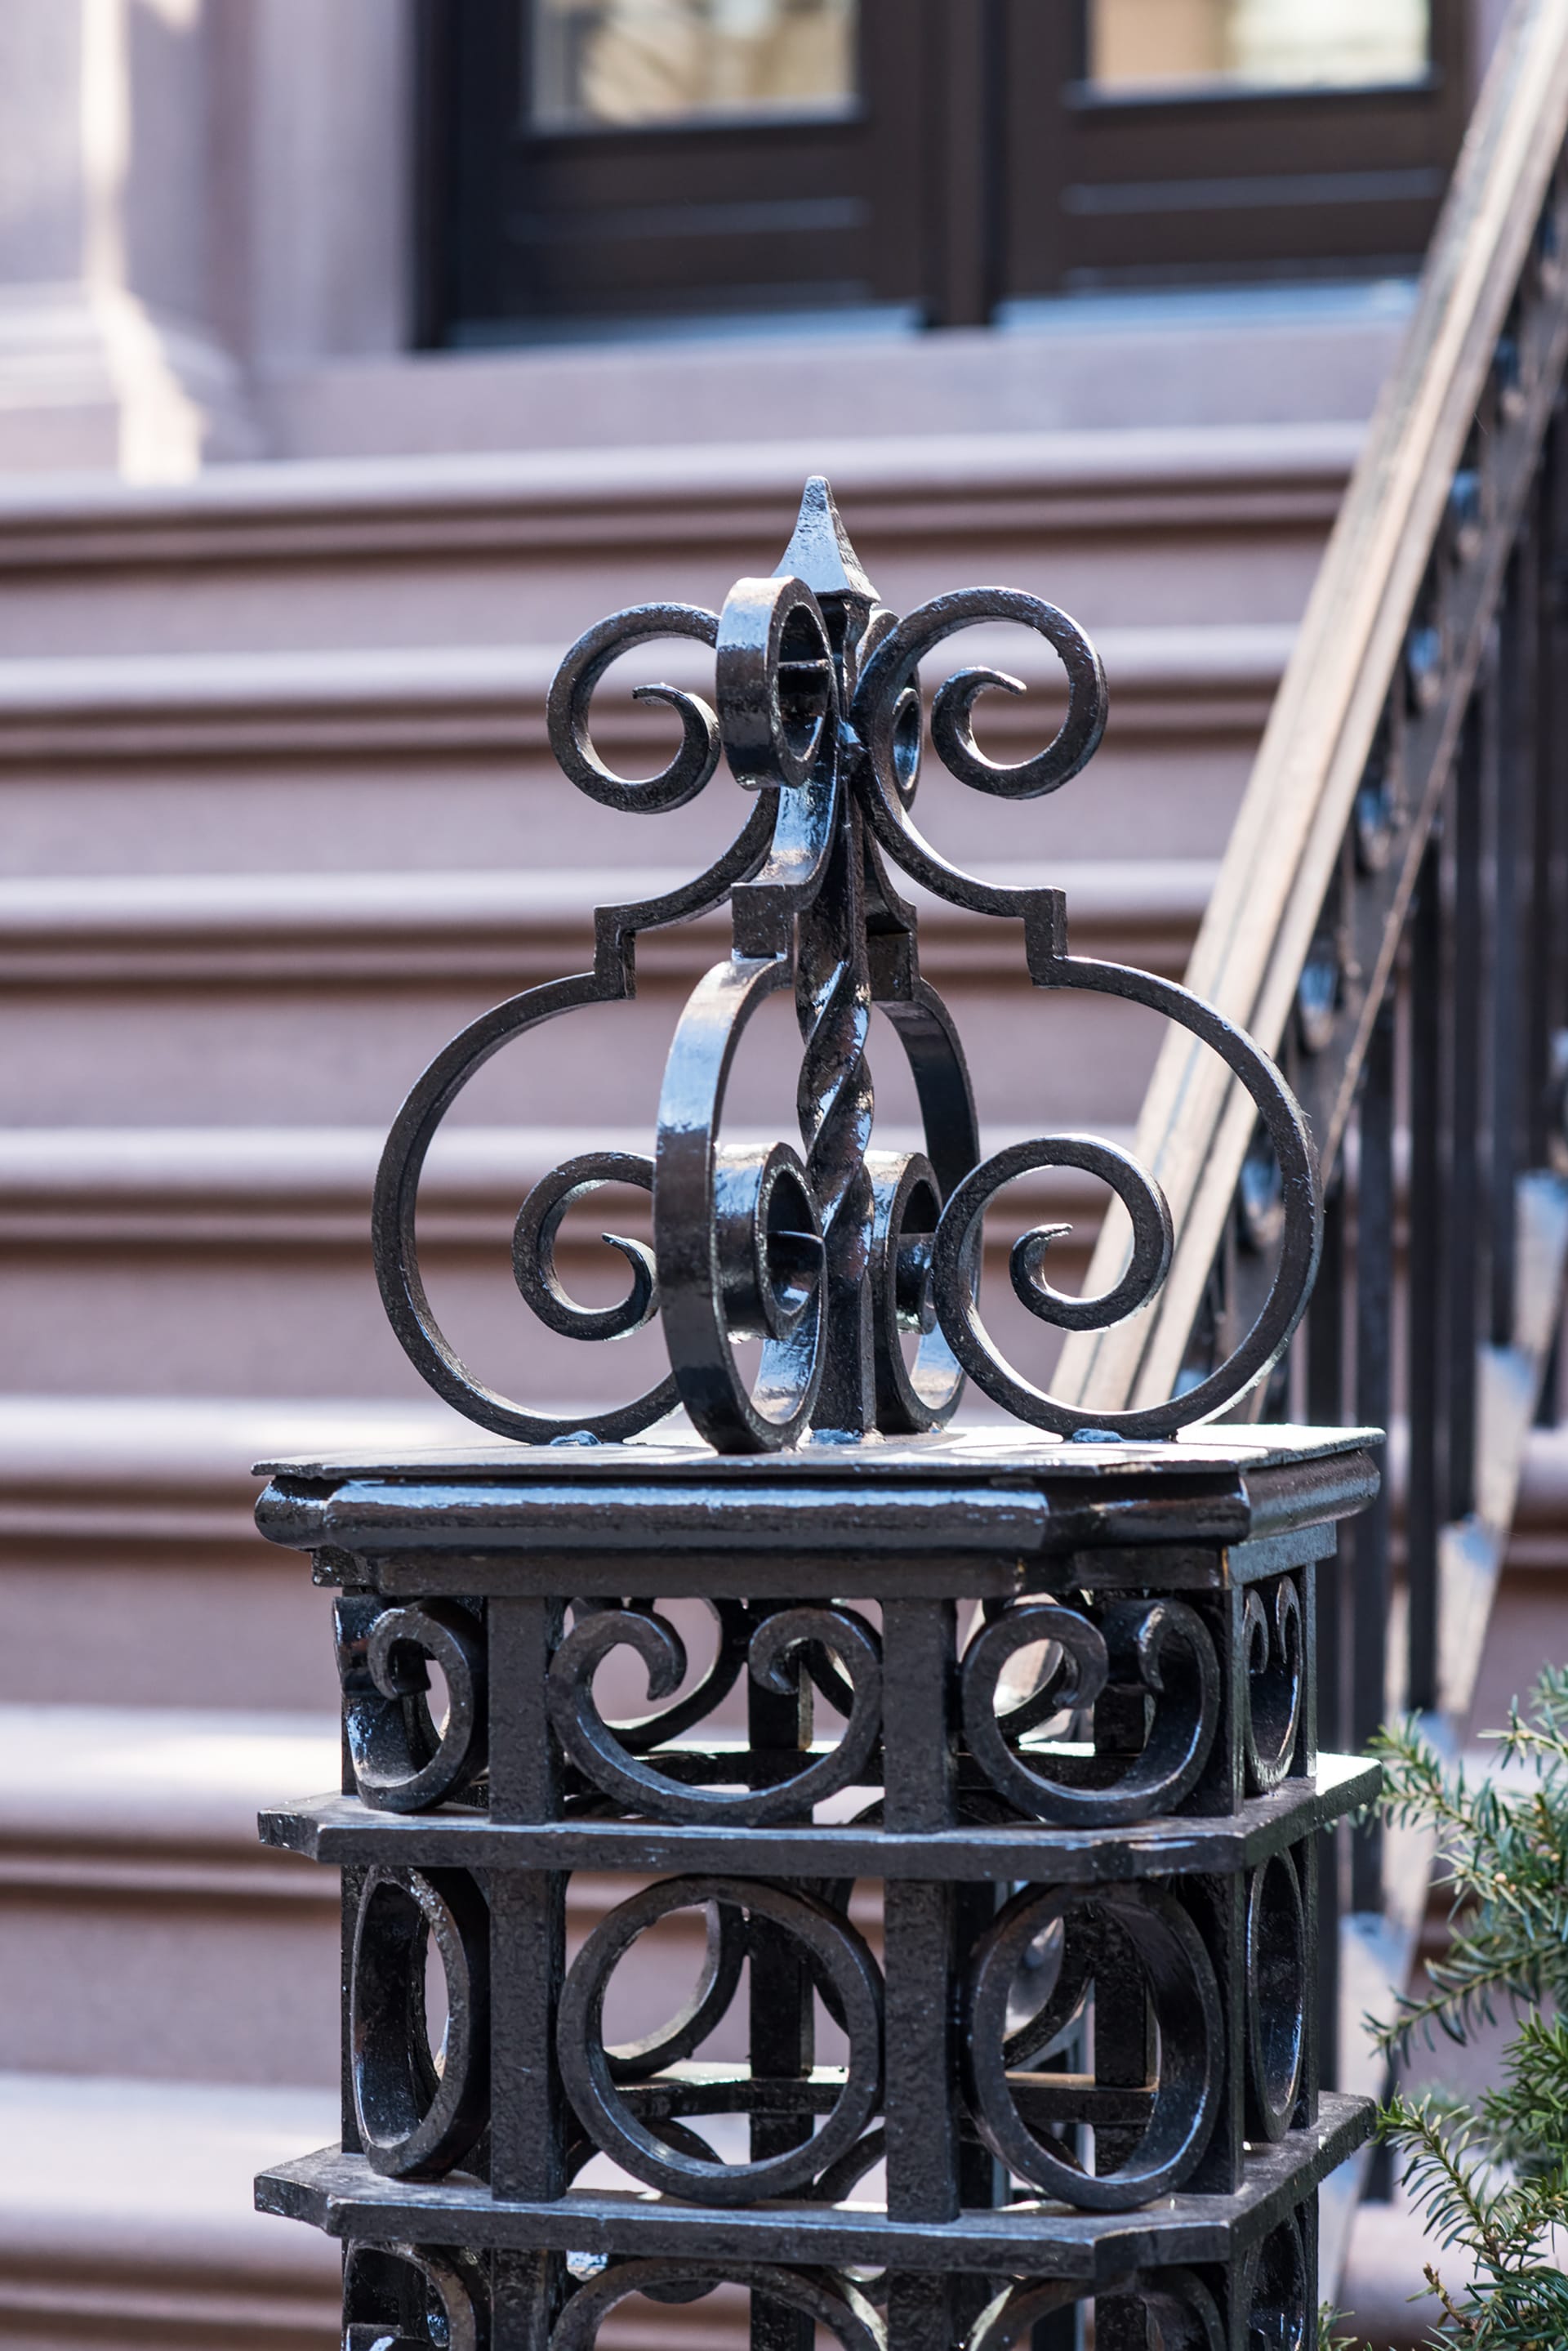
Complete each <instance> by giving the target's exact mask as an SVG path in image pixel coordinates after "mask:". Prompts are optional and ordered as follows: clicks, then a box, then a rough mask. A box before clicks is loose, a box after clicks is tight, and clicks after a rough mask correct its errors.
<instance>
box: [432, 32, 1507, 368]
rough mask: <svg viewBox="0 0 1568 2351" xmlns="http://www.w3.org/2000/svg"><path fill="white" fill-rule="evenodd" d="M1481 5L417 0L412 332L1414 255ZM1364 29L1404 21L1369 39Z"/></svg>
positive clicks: (1457, 127)
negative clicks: (418, 105) (1142, 69)
mask: <svg viewBox="0 0 1568 2351" xmlns="http://www.w3.org/2000/svg"><path fill="white" fill-rule="evenodd" d="M1140 12H1141V13H1140ZM1347 12H1348V13H1347ZM1467 14H1468V0H425V16H424V26H425V31H424V58H423V65H422V70H421V86H422V94H423V121H424V134H425V141H426V170H425V172H424V187H425V203H424V205H423V212H424V217H425V222H426V230H425V235H424V237H423V250H424V267H423V273H422V274H423V280H424V312H425V317H424V321H423V332H422V340H425V341H427V342H432V343H438V344H439V343H446V344H473V343H483V342H486V341H508V340H517V339H518V338H519V337H528V336H531V335H541V334H544V335H550V334H559V333H561V332H563V331H567V332H581V331H593V330H596V329H598V330H613V329H615V328H616V327H617V326H618V325H623V324H624V325H631V324H633V323H635V322H637V321H641V322H643V323H644V324H645V325H646V323H647V322H649V321H650V320H659V319H673V318H678V317H680V316H682V315H686V316H691V315H712V314H719V315H724V314H729V315H731V316H735V315H740V314H753V315H754V314H756V313H758V312H767V311H774V312H787V311H811V310H821V309H844V308H864V307H883V306H900V307H903V308H907V309H908V310H909V313H910V314H911V315H912V316H914V317H917V318H919V319H923V320H925V321H926V322H928V323H930V324H935V325H970V324H977V323H980V322H981V321H983V320H984V319H987V318H988V317H990V316H991V315H992V311H993V309H994V308H995V306H996V305H997V304H998V303H999V302H1002V301H1005V300H1009V299H1014V300H1016V299H1028V298H1032V297H1036V296H1043V295H1050V294H1056V293H1061V292H1064V291H1073V290H1077V289H1087V288H1090V287H1115V286H1118V285H1129V284H1150V283H1153V284H1160V283H1175V282H1182V281H1187V282H1191V281H1193V280H1210V281H1213V280H1220V281H1223V280H1226V279H1233V280H1237V281H1241V280H1245V279H1248V278H1253V279H1256V278H1259V277H1279V276H1281V275H1307V276H1310V275H1314V274H1315V275H1323V276H1328V275H1334V274H1337V273H1344V272H1345V271H1347V270H1351V271H1366V270H1374V269H1403V268H1407V267H1409V266H1413V265H1414V263H1415V262H1416V261H1417V259H1418V257H1419V256H1420V254H1421V252H1422V250H1423V249H1424V247H1425V245H1426V242H1427V239H1428V235H1429V234H1430V231H1431V228H1432V225H1433V223H1434V221H1435V219H1436V215H1437V210H1438V204H1439V203H1440V200H1441V196H1442V192H1443V189H1444V187H1445V185H1446V183H1447V177H1448V172H1449V167H1450V165H1451V162H1452V160H1453V157H1454V155H1455V153H1456V152H1457V151H1458V146H1459V138H1460V136H1461V135H1462V131H1463V126H1464V120H1465V115H1466V110H1467V105H1468V99H1469V89H1468V74H1467V70H1466V40H1467V32H1468V26H1467V21H1466V20H1467ZM1332 24H1338V25H1339V26H1341V27H1342V34H1341V36H1340V37H1339V47H1338V48H1337V49H1336V48H1335V47H1334V38H1332V37H1330V33H1329V31H1327V30H1325V27H1329V26H1331V25H1332ZM1271 25H1272V26H1274V27H1276V28H1277V27H1279V26H1283V28H1284V36H1285V37H1284V38H1283V40H1282V37H1280V36H1279V34H1278V32H1277V29H1276V31H1275V32H1274V33H1272V34H1271V32H1270V26H1271ZM1150 26H1152V27H1153V31H1152V33H1151V32H1149V31H1148V29H1147V28H1148V27H1150ZM1181 26H1185V27H1186V28H1187V29H1186V32H1185V33H1184V34H1183V35H1182V37H1181V39H1177V38H1176V37H1175V30H1174V29H1173V28H1179V27H1181ZM1259 26H1262V32H1260V30H1259V29H1258V28H1259ZM1345 26H1349V27H1350V31H1349V32H1348V33H1345V32H1344V31H1343V27H1345ZM1358 26H1359V27H1361V28H1362V29H1363V30H1364V31H1365V29H1366V27H1374V28H1376V26H1386V27H1387V26H1392V27H1395V28H1396V30H1397V29H1398V28H1400V27H1402V28H1403V30H1402V32H1399V37H1398V38H1394V37H1389V38H1386V39H1385V40H1384V41H1383V43H1382V46H1381V47H1378V45H1377V42H1376V40H1373V39H1371V38H1368V39H1367V40H1366V43H1365V44H1364V46H1363V49H1362V50H1361V51H1360V52H1358V51H1357V48H1356V37H1357V36H1356V27H1358ZM1238 27H1240V28H1241V29H1240V31H1239V30H1238ZM1140 28H1141V29H1140ZM1292 35H1294V36H1295V37H1297V52H1298V53H1297V54H1295V55H1293V54H1292V53H1291V51H1290V45H1289V37H1291V36H1292ZM1417 35H1418V38H1417ZM1243 36H1244V37H1243ZM1271 38H1272V39H1273V41H1274V48H1273V49H1272V50H1271V49H1270V48H1269V47H1268V42H1269V39H1271ZM1183 41H1185V47H1183V46H1182V43H1183ZM1205 41H1207V42H1208V44H1209V47H1208V48H1207V49H1206V48H1205V46H1204V44H1205ZM1401 41H1402V43H1403V47H1401V46H1400V43H1401ZM1140 43H1141V44H1142V46H1140ZM1226 43H1229V44H1230V46H1229V47H1226V46H1225V44H1226ZM1314 43H1315V47H1314ZM1151 44H1152V46H1151ZM1249 44H1250V46H1249ZM1357 54H1363V55H1365V57H1366V59H1367V61H1368V62H1367V67H1366V78H1364V79H1363V81H1362V82H1361V83H1360V85H1359V86H1358V85H1357V83H1356V80H1355V74H1356V71H1357V68H1356V63H1355V59H1356V56H1357ZM1146 56H1147V57H1149V58H1151V59H1152V67H1153V68H1158V70H1153V69H1152V68H1151V71H1150V73H1149V75H1148V76H1147V78H1145V79H1143V80H1140V79H1139V72H1138V68H1139V63H1140V60H1141V59H1142V58H1144V57H1146ZM1238 61H1239V62H1238ZM1335 75H1337V76H1338V79H1337V81H1336V80H1335V79H1334V76H1335ZM1314 76H1315V77H1317V86H1314ZM1269 77H1272V78H1269Z"/></svg>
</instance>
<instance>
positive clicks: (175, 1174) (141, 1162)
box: [0, 1120, 1131, 1217]
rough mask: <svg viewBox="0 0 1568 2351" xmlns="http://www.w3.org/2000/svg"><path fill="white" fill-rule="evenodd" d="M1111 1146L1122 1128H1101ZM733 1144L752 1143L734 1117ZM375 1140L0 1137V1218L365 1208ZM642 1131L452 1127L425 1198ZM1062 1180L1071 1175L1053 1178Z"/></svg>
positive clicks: (64, 1133)
mask: <svg viewBox="0 0 1568 2351" xmlns="http://www.w3.org/2000/svg"><path fill="white" fill-rule="evenodd" d="M1032 1133H1033V1129H1032V1128H1031V1127H1028V1126H1026V1125H1019V1126H1017V1127H1011V1126H1008V1125H1006V1124H1005V1123H1002V1122H998V1123H995V1124H994V1125H991V1124H988V1125H987V1127H986V1128H985V1141H986V1146H987V1148H988V1149H1001V1148H1002V1147H1003V1146H1005V1145H1006V1144H1011V1143H1015V1142H1023V1141H1026V1140H1027V1139H1028V1138H1029V1136H1030V1135H1031V1134H1032ZM730 1134H731V1139H732V1141H747V1140H752V1141H755V1140H761V1139H763V1131H762V1129H761V1128H758V1129H757V1130H756V1132H755V1134H752V1133H751V1132H750V1130H748V1128H747V1126H746V1123H745V1122H744V1120H740V1121H737V1122H736V1123H735V1124H734V1126H733V1128H732V1130H730ZM1104 1134H1105V1138H1106V1140H1107V1141H1109V1142H1112V1143H1116V1144H1122V1145H1123V1146H1124V1147H1125V1146H1126V1145H1127V1143H1128V1141H1129V1140H1130V1135H1131V1130H1130V1128H1118V1127H1106V1129H1104ZM385 1141H386V1137H385V1134H383V1132H382V1130H381V1129H380V1128H379V1127H374V1126H113V1127H100V1126H49V1127H12V1128H10V1129H8V1130H0V1217H3V1216H4V1215H5V1212H6V1211H7V1210H10V1209H15V1208H17V1207H28V1206H33V1205H38V1206H47V1204H49V1203H50V1202H52V1201H56V1200H59V1199H62V1198H64V1199H82V1200H89V1199H90V1200H95V1201H99V1202H101V1203H103V1204H105V1205H106V1206H107V1205H109V1204H110V1203H112V1202H114V1201H116V1200H125V1201H126V1202H128V1203H129V1202H131V1201H135V1202H138V1203H157V1202H161V1201H166V1202H168V1203H169V1204H170V1205H171V1207H172V1206H174V1205H176V1204H179V1203H182V1202H187V1201H192V1200H200V1201H202V1202H213V1203H217V1202H239V1201H243V1200H246V1199H255V1200H263V1201H266V1202H268V1203H269V1204H270V1203H273V1202H275V1201H279V1200H285V1199H287V1198H290V1197H296V1198H299V1199H301V1200H304V1201H316V1200H318V1199H326V1200H330V1201H332V1202H333V1203H334V1204H343V1205H354V1206H363V1207H365V1208H366V1209H367V1211H368V1209H369V1197H370V1187H371V1185H372V1183H373V1181H374V1178H375V1174H376V1167H377V1164H378V1162H379V1159H380V1155H381V1150H382V1146H383V1144H384V1143H385ZM651 1142H652V1128H651V1125H650V1124H644V1125H642V1126H626V1127H607V1126H602V1125H594V1126H592V1127H589V1126H583V1127H580V1128H579V1127H568V1126H549V1125H539V1126H451V1127H447V1128H444V1129H443V1130H442V1131H441V1134H438V1135H437V1137H436V1138H435V1141H434V1142H433V1143H432V1144H431V1152H430V1157H429V1160H428V1162H427V1164H426V1169H425V1175H424V1196H426V1197H427V1198H428V1199H429V1200H431V1203H432V1204H434V1205H440V1206H446V1205H458V1204H460V1203H462V1202H465V1201H470V1200H472V1201H475V1202H487V1203H488V1202H494V1201H497V1200H502V1201H507V1202H509V1203H510V1209H511V1213H513V1214H514V1213H515V1211H516V1207H517V1205H518V1194H517V1186H519V1185H522V1186H524V1188H525V1187H526V1186H529V1185H530V1184H533V1183H535V1181H536V1180H537V1179H538V1177H539V1176H540V1175H544V1174H545V1171H546V1170H547V1169H548V1168H551V1167H554V1166H555V1165H557V1163H558V1162H559V1161H561V1160H563V1159H568V1158H572V1157H574V1156H576V1155H577V1154H578V1153H581V1152H585V1151H629V1152H639V1151H640V1152H646V1151H647V1150H648V1149H649V1146H650V1144H651ZM873 1142H874V1144H875V1147H876V1148H877V1150H891V1151H913V1150H917V1149H919V1145H920V1137H919V1134H918V1133H917V1131H916V1130H915V1129H914V1128H913V1127H909V1128H905V1127H903V1126H900V1125H898V1124H888V1125H883V1124H879V1125H878V1126H877V1131H876V1134H875V1135H874V1137H873ZM1061 1173H1062V1175H1064V1177H1074V1176H1075V1175H1076V1174H1077V1171H1076V1170H1074V1169H1064V1170H1062V1171H1061Z"/></svg>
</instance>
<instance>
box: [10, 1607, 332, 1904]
mask: <svg viewBox="0 0 1568 2351" xmlns="http://www.w3.org/2000/svg"><path fill="white" fill-rule="evenodd" d="M322 1631H323V1638H324V1639H325V1638H327V1625H326V1622H325V1620H324V1622H323V1628H322ZM339 1768H340V1762H339V1734H338V1727H337V1721H336V1720H335V1719H334V1718H333V1717H331V1716H330V1715H326V1716H324V1715H317V1714H281V1713H280V1714H260V1713H256V1714H251V1713H241V1712H238V1711H232V1712H231V1711H219V1710H217V1709H215V1708H175V1707H113V1706H30V1705H0V1882H3V1880H4V1877H5V1863H6V1861H7V1860H8V1859H10V1858H11V1857H12V1855H14V1854H15V1853H16V1851H17V1850H18V1849H19V1848H20V1849H27V1848H36V1847H42V1846H47V1848H48V1850H49V1853H50V1855H51V1857H53V1858H63V1857H65V1856H67V1855H69V1854H70V1852H71V1851H72V1850H73V1849H78V1848H82V1847H88V1848H91V1849H94V1850H101V1849H103V1848H106V1847H107V1848H114V1847H130V1848H134V1849H136V1850H139V1851H147V1850H149V1849H152V1848H158V1849H165V1850H172V1851H177V1852H188V1851H192V1850H199V1851H202V1852H203V1853H208V1852H223V1853H228V1854H234V1855H240V1856H242V1857H244V1859H246V1860H247V1861H248V1860H250V1859H251V1858H253V1857H254V1856H255V1855H258V1853H259V1852H260V1851H261V1848H259V1847H258V1845H257V1842H256V1814H257V1813H258V1812H259V1811H261V1810H262V1808H263V1807H264V1806H268V1807H270V1806H275V1805H276V1804H277V1803H278V1802H281V1801H282V1800H283V1797H284V1794H285V1793H286V1792H287V1791H293V1792H295V1793H296V1794H299V1793H306V1792H308V1793H315V1794H319V1793H320V1792H322V1791H323V1790H324V1789H330V1788H335V1787H336V1786H337V1782H338V1773H339Z"/></svg>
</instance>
